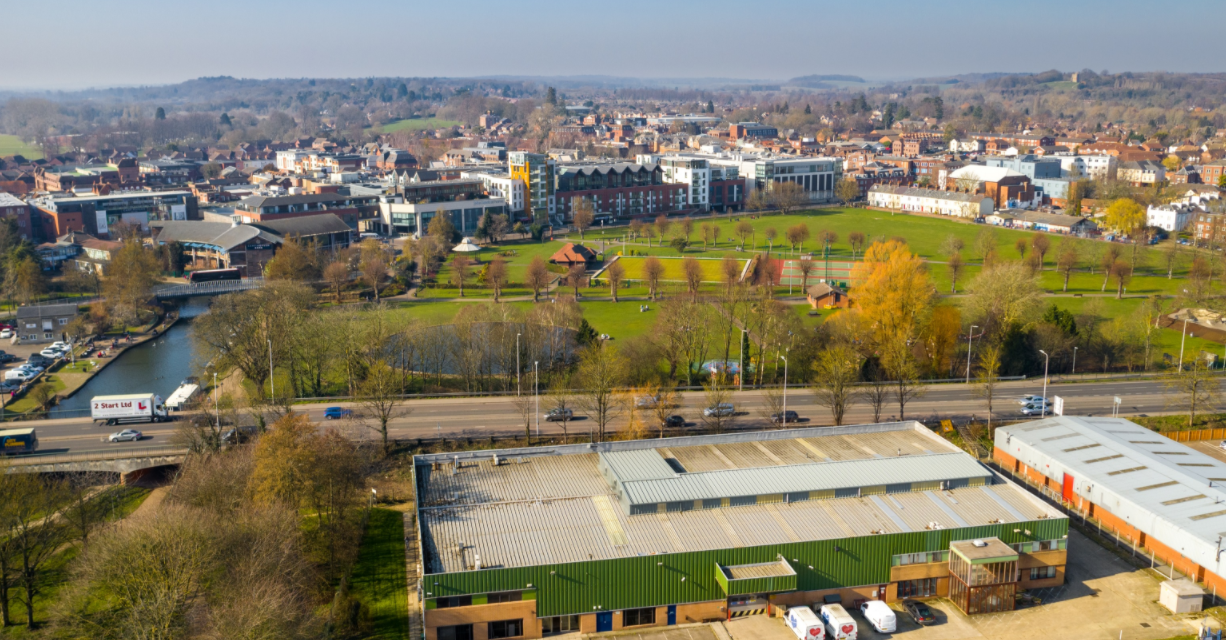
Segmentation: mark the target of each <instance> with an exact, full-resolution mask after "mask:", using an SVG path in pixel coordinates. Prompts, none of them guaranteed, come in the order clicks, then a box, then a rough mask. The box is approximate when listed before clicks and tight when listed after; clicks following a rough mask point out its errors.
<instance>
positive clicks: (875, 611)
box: [860, 600, 898, 633]
mask: <svg viewBox="0 0 1226 640" xmlns="http://www.w3.org/2000/svg"><path fill="white" fill-rule="evenodd" d="M860 613H862V614H864V619H865V620H867V621H868V623H869V624H870V625H872V627H873V628H874V629H876V630H877V631H878V632H880V633H894V632H895V631H897V630H898V617H897V616H895V615H894V610H893V609H891V608H890V605H888V604H886V603H884V602H882V601H880V600H869V601H868V602H865V603H864V604H862V605H860Z"/></svg>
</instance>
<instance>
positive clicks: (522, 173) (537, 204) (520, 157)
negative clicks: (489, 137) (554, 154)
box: [507, 151, 557, 222]
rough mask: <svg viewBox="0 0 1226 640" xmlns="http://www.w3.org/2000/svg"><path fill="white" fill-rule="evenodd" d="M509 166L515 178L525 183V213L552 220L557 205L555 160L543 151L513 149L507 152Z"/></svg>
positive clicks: (533, 216)
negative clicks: (555, 197) (531, 151)
mask: <svg viewBox="0 0 1226 640" xmlns="http://www.w3.org/2000/svg"><path fill="white" fill-rule="evenodd" d="M507 167H508V169H510V173H511V177H512V178H513V179H515V180H519V181H520V182H522V183H524V213H526V214H527V215H528V217H529V218H532V219H533V220H536V221H537V222H546V221H551V220H552V219H553V216H554V213H555V212H556V207H557V204H556V201H555V199H554V188H555V185H554V170H555V168H556V164H555V162H554V160H553V159H552V158H550V157H549V156H547V155H545V154H543V153H528V152H526V151H512V152H511V153H509V154H507Z"/></svg>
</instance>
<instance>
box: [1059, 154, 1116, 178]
mask: <svg viewBox="0 0 1226 640" xmlns="http://www.w3.org/2000/svg"><path fill="white" fill-rule="evenodd" d="M1052 159H1053V160H1059V161H1060V170H1061V175H1063V176H1065V177H1067V178H1075V177H1086V178H1090V179H1091V180H1115V178H1116V172H1117V171H1118V170H1119V159H1118V158H1116V157H1115V156H1112V155H1107V154H1100V155H1083V156H1052Z"/></svg>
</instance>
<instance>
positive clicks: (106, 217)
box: [31, 191, 200, 241]
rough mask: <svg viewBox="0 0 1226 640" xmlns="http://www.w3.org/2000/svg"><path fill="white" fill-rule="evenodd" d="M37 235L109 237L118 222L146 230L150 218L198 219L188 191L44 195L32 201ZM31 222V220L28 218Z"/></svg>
mask: <svg viewBox="0 0 1226 640" xmlns="http://www.w3.org/2000/svg"><path fill="white" fill-rule="evenodd" d="M34 204H35V205H36V207H37V209H36V210H35V211H32V212H31V214H32V217H33V215H34V214H36V215H37V216H38V218H39V223H38V225H36V226H38V227H39V229H38V230H39V231H41V234H40V237H41V238H42V239H43V240H44V241H50V240H54V239H55V238H56V237H58V236H61V235H63V234H65V233H68V232H69V231H83V232H85V233H88V234H91V235H94V236H98V237H103V238H106V237H109V236H110V235H111V234H112V232H113V231H112V230H113V228H114V227H116V226H117V225H120V224H124V225H130V226H135V227H140V228H141V229H144V230H148V228H149V222H150V221H151V220H199V219H200V211H199V206H198V201H197V199H196V196H195V195H193V194H192V192H191V191H125V192H120V193H114V194H109V195H87V196H76V197H71V196H70V197H54V196H46V197H43V198H39V199H37V200H35V201H34ZM31 224H33V220H31Z"/></svg>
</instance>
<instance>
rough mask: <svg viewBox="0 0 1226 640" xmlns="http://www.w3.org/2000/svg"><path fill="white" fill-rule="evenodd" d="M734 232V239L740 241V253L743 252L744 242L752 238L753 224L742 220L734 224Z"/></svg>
mask: <svg viewBox="0 0 1226 640" xmlns="http://www.w3.org/2000/svg"><path fill="white" fill-rule="evenodd" d="M734 231H735V233H736V237H737V238H739V239H740V241H741V247H740V251H744V250H745V241H746V240H748V239H749V238H750V237H752V236H753V234H754V229H753V224H752V223H750V222H749V221H748V220H742V221H740V222H738V223H736V227H735V229H734Z"/></svg>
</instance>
